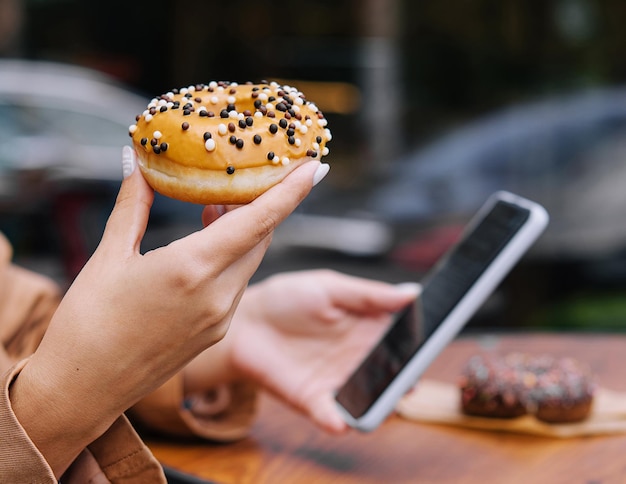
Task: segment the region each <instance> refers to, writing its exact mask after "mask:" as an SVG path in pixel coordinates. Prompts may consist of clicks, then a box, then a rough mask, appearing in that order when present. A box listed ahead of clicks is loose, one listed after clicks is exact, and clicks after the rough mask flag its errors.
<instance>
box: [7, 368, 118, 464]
mask: <svg viewBox="0 0 626 484" xmlns="http://www.w3.org/2000/svg"><path fill="white" fill-rule="evenodd" d="M67 388H68V386H67V385H64V384H61V383H60V382H59V381H58V378H54V377H53V372H42V371H40V370H39V368H37V365H36V363H34V362H33V361H32V358H31V360H29V362H27V363H26V365H25V366H24V367H23V368H22V370H21V372H20V373H18V374H17V375H16V377H15V378H14V380H13V382H12V383H11V385H10V387H9V399H10V402H11V407H12V410H13V413H14V414H15V417H16V418H17V420H18V422H19V423H20V425H21V426H22V428H23V429H24V431H25V432H26V434H27V435H28V437H29V438H30V440H31V441H32V442H33V444H34V445H35V446H36V447H37V448H38V449H39V451H40V452H41V454H42V455H43V457H44V458H45V459H46V461H47V462H48V464H49V465H50V467H51V468H52V470H53V472H54V473H55V475H56V476H60V475H61V474H62V473H63V472H64V471H65V470H66V469H67V467H68V466H69V465H70V464H71V463H72V462H73V460H74V459H75V458H76V456H77V455H78V454H79V453H80V452H81V451H82V450H83V449H84V448H85V447H86V446H87V445H89V444H90V443H91V442H93V441H94V440H95V439H96V438H98V437H99V436H100V435H102V434H103V433H104V432H105V431H106V430H107V429H108V428H109V427H110V425H111V424H112V423H113V421H114V420H115V419H116V418H117V417H118V416H119V415H114V414H113V413H114V412H111V415H108V414H107V412H106V411H104V407H99V406H95V405H92V406H90V405H85V404H84V398H81V395H73V394H72V392H71V391H68V389H67ZM84 396H85V395H84V394H83V395H82V397H84ZM77 402H80V404H79V405H80V411H76V406H77Z"/></svg>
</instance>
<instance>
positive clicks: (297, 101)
mask: <svg viewBox="0 0 626 484" xmlns="http://www.w3.org/2000/svg"><path fill="white" fill-rule="evenodd" d="M293 102H294V104H295V105H296V106H302V105H303V104H304V101H303V100H302V98H301V97H297V98H295V99H294V100H293Z"/></svg>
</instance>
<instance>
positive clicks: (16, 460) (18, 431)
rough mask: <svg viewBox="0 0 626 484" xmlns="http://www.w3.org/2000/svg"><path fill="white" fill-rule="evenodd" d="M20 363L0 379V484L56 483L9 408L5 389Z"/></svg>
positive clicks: (7, 394) (17, 370)
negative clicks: (0, 483)
mask: <svg viewBox="0 0 626 484" xmlns="http://www.w3.org/2000/svg"><path fill="white" fill-rule="evenodd" d="M23 363H24V362H22V364H21V365H17V366H15V367H13V368H11V370H10V371H6V372H3V374H2V376H1V377H0V385H1V386H0V482H11V483H15V484H19V483H28V482H40V483H42V484H43V483H47V482H49V483H52V484H56V482H57V480H56V478H55V477H54V473H53V472H52V469H51V468H50V466H49V465H48V463H47V462H46V459H44V457H43V455H41V453H40V452H39V450H38V449H37V447H35V444H33V443H32V441H31V440H30V438H29V437H28V434H27V433H26V431H25V430H24V429H23V428H22V426H21V425H20V423H19V422H18V420H17V418H16V417H15V414H14V413H13V410H12V409H11V403H10V401H9V386H10V384H11V382H12V381H13V379H14V378H15V375H17V373H19V371H20V370H21V367H22V366H23Z"/></svg>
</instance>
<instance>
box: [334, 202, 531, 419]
mask: <svg viewBox="0 0 626 484" xmlns="http://www.w3.org/2000/svg"><path fill="white" fill-rule="evenodd" d="M529 216H530V211H529V210H528V209H525V208H522V207H519V206H517V205H514V204H511V203H508V202H504V201H499V202H498V203H497V204H496V205H495V206H494V208H493V209H492V210H491V211H490V212H489V213H488V214H487V216H485V218H484V219H483V220H481V221H480V222H479V223H478V224H477V225H476V227H475V228H474V229H473V230H472V231H471V233H468V234H466V235H465V236H464V237H463V239H462V240H461V241H460V242H459V243H458V244H457V245H456V246H455V247H453V249H452V250H451V251H449V252H448V254H447V255H446V256H444V257H443V258H442V259H441V260H440V261H439V262H438V263H437V264H436V266H435V267H434V268H433V269H432V270H431V271H430V272H429V274H428V275H427V276H426V277H425V278H424V280H423V282H422V293H421V295H420V297H419V298H418V300H417V301H416V302H414V303H412V304H410V305H409V306H408V307H407V308H405V309H404V310H403V311H401V312H400V313H399V314H398V315H397V319H396V321H395V322H394V323H393V324H392V326H391V327H390V328H389V330H388V331H387V333H385V335H384V336H383V338H382V339H381V340H380V342H379V343H378V344H377V345H376V346H375V347H374V349H373V350H372V351H371V352H370V353H369V355H368V356H367V357H366V358H365V360H363V362H362V363H361V365H360V366H359V367H358V368H357V369H356V370H355V372H354V373H353V374H352V375H351V376H350V378H349V379H348V381H347V382H346V383H345V384H344V385H343V387H341V388H340V389H339V391H338V393H337V395H336V399H337V401H338V402H339V403H340V404H341V405H342V406H343V407H344V408H345V409H346V410H347V411H348V412H349V413H350V414H351V415H352V416H353V417H354V418H359V417H361V416H363V415H364V414H365V412H367V411H368V410H369V408H370V407H371V406H372V405H373V404H374V402H375V401H376V400H377V399H378V398H379V397H380V396H381V395H382V393H383V392H384V390H385V388H387V386H389V384H390V383H391V382H392V381H393V380H394V378H395V377H396V376H397V375H398V374H399V373H400V372H401V371H402V369H403V368H404V367H405V366H406V365H407V364H408V363H409V361H410V360H411V359H412V357H413V356H414V355H415V353H417V351H418V350H419V349H420V347H421V346H422V345H423V344H424V342H425V341H426V340H427V339H428V338H429V337H430V336H431V335H432V334H433V333H434V332H435V330H436V329H437V328H438V327H439V326H440V325H441V323H443V321H444V320H445V318H446V317H447V315H448V314H449V313H450V311H452V310H453V308H454V307H455V306H456V305H457V304H458V303H459V301H460V300H461V299H462V298H463V296H464V295H465V294H466V293H467V291H468V290H469V289H470V288H471V287H472V285H473V284H474V283H475V282H476V281H477V280H478V278H479V277H480V276H481V275H482V273H483V272H484V271H485V270H486V268H487V267H489V265H490V264H491V262H492V261H493V260H494V259H495V258H496V257H497V255H498V254H499V253H500V252H501V251H502V249H503V248H504V247H505V246H506V245H507V243H508V242H509V241H510V240H511V239H512V238H513V236H514V235H515V234H516V233H517V232H518V230H519V229H520V228H521V227H522V226H523V225H524V223H525V222H526V220H527V219H528V217H529Z"/></svg>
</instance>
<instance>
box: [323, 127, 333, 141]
mask: <svg viewBox="0 0 626 484" xmlns="http://www.w3.org/2000/svg"><path fill="white" fill-rule="evenodd" d="M324 135H325V136H326V140H327V141H330V140H332V139H333V135H332V133H331V132H330V129H328V128H326V129H325V130H324Z"/></svg>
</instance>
